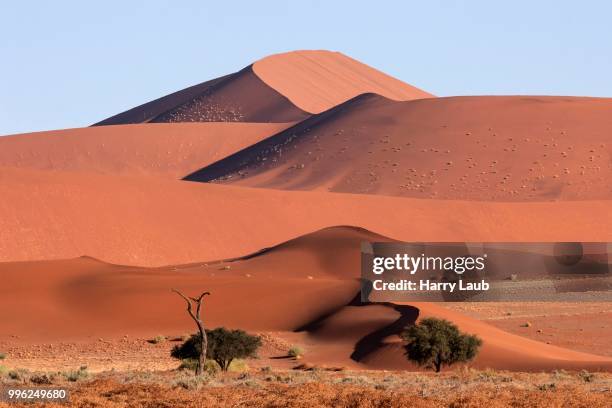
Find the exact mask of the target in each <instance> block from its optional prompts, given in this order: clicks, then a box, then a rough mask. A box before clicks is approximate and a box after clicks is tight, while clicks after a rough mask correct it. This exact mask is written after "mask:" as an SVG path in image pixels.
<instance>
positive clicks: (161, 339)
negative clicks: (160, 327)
mask: <svg viewBox="0 0 612 408" xmlns="http://www.w3.org/2000/svg"><path fill="white" fill-rule="evenodd" d="M166 340H167V339H166V336H162V335H161V334H158V335H157V336H155V337H153V338H152V339H151V340H147V341H148V342H149V343H151V344H160V343H163V342H165V341H166Z"/></svg>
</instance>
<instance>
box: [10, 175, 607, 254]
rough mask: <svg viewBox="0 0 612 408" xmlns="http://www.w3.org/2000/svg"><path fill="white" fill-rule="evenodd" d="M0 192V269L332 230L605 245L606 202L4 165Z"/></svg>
mask: <svg viewBox="0 0 612 408" xmlns="http://www.w3.org/2000/svg"><path fill="white" fill-rule="evenodd" d="M0 196H2V197H3V199H2V200H1V201H0V260H1V261H31V260H44V259H64V258H74V257H78V256H81V255H89V256H93V257H96V258H99V259H102V260H105V261H108V262H113V263H120V264H127V265H143V266H153V265H164V264H166V265H167V264H177V263H188V262H195V261H199V260H201V259H219V258H231V257H235V256H241V255H244V254H247V253H251V252H256V251H258V250H260V249H261V248H265V247H269V246H272V245H275V244H277V243H278V242H283V241H286V240H289V239H291V238H293V237H296V236H299V235H303V234H306V233H308V232H311V231H314V230H317V229H321V228H325V227H329V226H333V225H355V226H360V227H363V228H366V229H369V230H371V231H376V232H379V233H381V234H383V235H385V236H389V237H392V238H395V239H399V240H405V241H411V240H417V241H418V240H421V241H477V242H480V241H524V240H525V238H526V237H529V239H530V240H540V241H563V240H566V241H576V240H578V241H587V242H588V241H611V240H612V239H611V238H612V237H611V235H610V234H611V233H610V231H611V229H610V225H611V224H612V218H611V215H610V214H612V212H611V211H610V206H611V202H610V201H582V202H551V203H487V202H466V201H444V200H419V199H410V198H399V197H386V196H375V195H351V194H330V193H324V192H300V191H280V190H265V189H251V188H243V187H232V186H220V185H215V184H203V183H190V182H183V181H176V180H164V179H160V178H151V177H128V176H122V177H116V176H101V175H95V174H86V173H78V172H74V173H68V172H59V171H57V172H42V171H34V170H26V169H14V168H0ZM382 214H384V216H382Z"/></svg>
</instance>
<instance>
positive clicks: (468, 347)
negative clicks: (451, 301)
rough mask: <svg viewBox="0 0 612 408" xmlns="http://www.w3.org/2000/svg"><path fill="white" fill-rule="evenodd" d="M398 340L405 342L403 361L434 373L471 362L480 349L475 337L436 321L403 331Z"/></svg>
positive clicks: (429, 321)
mask: <svg viewBox="0 0 612 408" xmlns="http://www.w3.org/2000/svg"><path fill="white" fill-rule="evenodd" d="M401 336H402V339H404V340H405V341H406V345H405V350H406V357H408V359H409V360H412V361H414V362H416V363H417V364H419V365H421V366H424V367H426V368H431V369H434V370H435V371H436V372H437V373H438V372H440V370H441V369H442V366H451V365H453V364H455V363H461V362H467V361H470V360H472V359H473V358H474V357H476V354H477V353H478V349H479V348H480V346H481V345H482V341H481V340H480V339H479V338H478V337H477V336H474V335H469V334H464V333H461V332H460V331H459V329H458V328H457V326H455V325H454V324H453V323H451V322H449V321H448V320H444V319H436V318H427V319H423V320H421V321H420V322H419V323H417V324H415V325H411V326H408V327H406V328H405V329H404V331H403V333H402V335H401Z"/></svg>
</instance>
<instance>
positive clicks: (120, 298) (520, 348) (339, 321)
mask: <svg viewBox="0 0 612 408" xmlns="http://www.w3.org/2000/svg"><path fill="white" fill-rule="evenodd" d="M384 239H385V238H384V237H381V236H378V235H375V234H372V233H369V232H368V231H365V230H360V229H355V228H348V227H336V228H331V229H326V230H323V231H319V232H316V233H313V234H309V235H307V236H304V237H300V238H297V239H295V240H291V241H289V242H286V243H283V244H281V245H278V246H276V247H274V248H270V249H268V250H266V251H264V252H261V253H258V254H254V255H252V256H248V257H245V258H242V259H235V260H228V261H219V262H210V263H198V264H189V265H176V266H167V267H162V268H154V269H144V268H136V267H126V266H119V265H111V264H106V263H103V262H100V261H98V260H95V259H92V258H77V259H72V260H63V261H41V262H24V263H3V264H0V272H1V273H2V276H3V281H4V282H5V284H4V285H3V287H2V289H1V291H0V297H1V298H2V299H3V306H4V307H3V308H2V309H1V311H0V319H1V321H2V322H3V331H4V333H6V335H8V337H10V336H11V335H16V336H19V338H20V339H21V341H24V340H25V341H28V340H29V341H33V340H34V341H35V340H36V339H40V338H42V337H45V339H46V341H52V340H56V341H57V340H66V339H79V338H86V337H88V336H89V337H90V338H91V337H92V336H95V340H97V338H98V337H100V338H107V337H110V338H118V337H122V336H125V335H129V336H139V335H140V336H142V335H147V334H148V335H150V336H153V335H154V333H181V331H182V330H184V328H185V327H186V325H188V323H189V321H188V317H187V316H177V311H180V310H181V306H182V302H181V299H180V298H178V297H177V296H176V295H175V294H174V293H172V292H171V291H170V288H171V287H176V288H178V289H180V290H182V291H185V292H193V291H197V289H199V288H201V289H204V288H205V289H206V290H208V291H210V292H211V293H212V294H213V295H211V296H210V298H207V302H206V321H207V324H209V325H211V326H219V325H226V326H230V327H242V328H245V329H248V330H252V331H256V332H280V334H277V336H279V337H280V338H283V333H284V332H289V333H287V334H286V335H285V336H286V338H287V339H288V340H292V341H298V342H300V343H302V344H305V345H306V347H307V348H308V349H309V350H312V351H310V352H309V353H308V355H307V356H306V360H305V361H306V362H309V363H313V364H332V365H333V364H335V365H340V366H346V367H353V368H359V367H360V366H361V367H363V368H382V369H415V367H414V366H413V365H412V364H411V363H409V362H408V361H406V359H405V358H404V357H403V356H402V348H401V344H400V342H399V341H398V340H397V339H396V338H395V335H396V334H397V333H398V331H400V330H401V329H402V328H403V327H404V326H405V325H406V324H411V323H414V321H416V320H417V319H418V318H422V317H427V316H436V317H440V318H446V319H448V320H450V321H453V322H455V323H456V324H458V325H459V326H460V328H461V329H463V330H465V331H468V332H470V333H475V334H478V335H479V336H480V337H481V338H482V339H483V341H484V346H483V350H482V352H481V353H480V355H479V356H478V359H477V360H476V361H475V362H474V366H475V367H480V368H497V369H511V370H523V371H524V370H527V371H529V370H542V369H555V368H556V369H560V368H565V369H572V368H588V369H591V370H608V369H611V368H612V357H604V356H597V355H593V354H588V353H583V352H578V351H573V350H567V349H563V348H559V347H556V346H553V345H548V344H544V343H541V342H536V341H534V340H530V339H526V338H522V337H519V336H517V335H513V334H509V333H507V332H504V331H502V330H500V329H496V328H493V327H491V326H490V325H488V324H486V323H482V322H479V321H477V320H475V319H473V318H469V317H466V316H463V315H461V314H460V313H457V312H453V311H451V310H448V309H446V308H444V307H441V306H435V305H432V304H426V303H423V304H412V305H394V304H387V303H382V304H362V303H361V302H360V301H358V300H356V298H358V296H357V295H358V291H359V284H358V278H359V273H358V272H356V271H358V270H359V243H360V242H361V241H363V240H377V241H380V240H384ZM15 310H19V311H20V313H18V314H16V313H15V312H14V311H15ZM608 330H610V329H608ZM24 333H27V335H25V334H24ZM6 335H5V336H6ZM278 357H282V355H281V356H278Z"/></svg>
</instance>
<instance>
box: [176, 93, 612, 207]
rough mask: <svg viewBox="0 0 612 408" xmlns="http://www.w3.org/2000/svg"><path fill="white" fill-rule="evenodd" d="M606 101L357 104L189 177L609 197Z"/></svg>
mask: <svg viewBox="0 0 612 408" xmlns="http://www.w3.org/2000/svg"><path fill="white" fill-rule="evenodd" d="M610 112H612V99H604V98H571V97H523V96H499V97H490V96H484V97H452V98H434V99H422V100H415V101H408V102H394V101H390V100H388V99H385V98H382V97H380V96H377V95H371V94H370V95H361V96H359V97H357V98H354V99H352V100H351V101H349V102H346V103H345V104H343V105H340V106H337V107H335V108H333V109H331V110H329V111H326V112H324V113H322V114H320V115H316V116H313V117H312V118H310V119H307V120H305V121H303V122H301V123H299V124H297V125H296V126H294V127H292V128H289V129H287V130H285V131H283V132H281V133H279V134H278V135H275V136H273V137H271V138H269V139H266V140H264V141H262V142H259V143H258V144H256V145H254V146H251V147H249V148H247V149H245V150H243V151H241V152H238V153H236V154H234V155H232V156H230V157H228V158H226V159H223V160H221V161H219V162H217V163H214V164H212V165H210V166H208V167H207V168H204V169H202V170H201V171H198V172H196V173H194V174H192V175H190V176H189V177H187V179H188V180H194V181H217V182H220V183H231V184H234V185H239V186H251V187H265V188H277V189H297V190H317V189H318V190H329V191H334V192H350V193H367V194H385V195H397V196H405V197H418V198H437V199H461V200H493V201H542V200H592V199H610V198H612V183H611V180H610V176H611V175H612V160H611V157H612V143H610V134H612V121H611V120H610Z"/></svg>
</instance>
